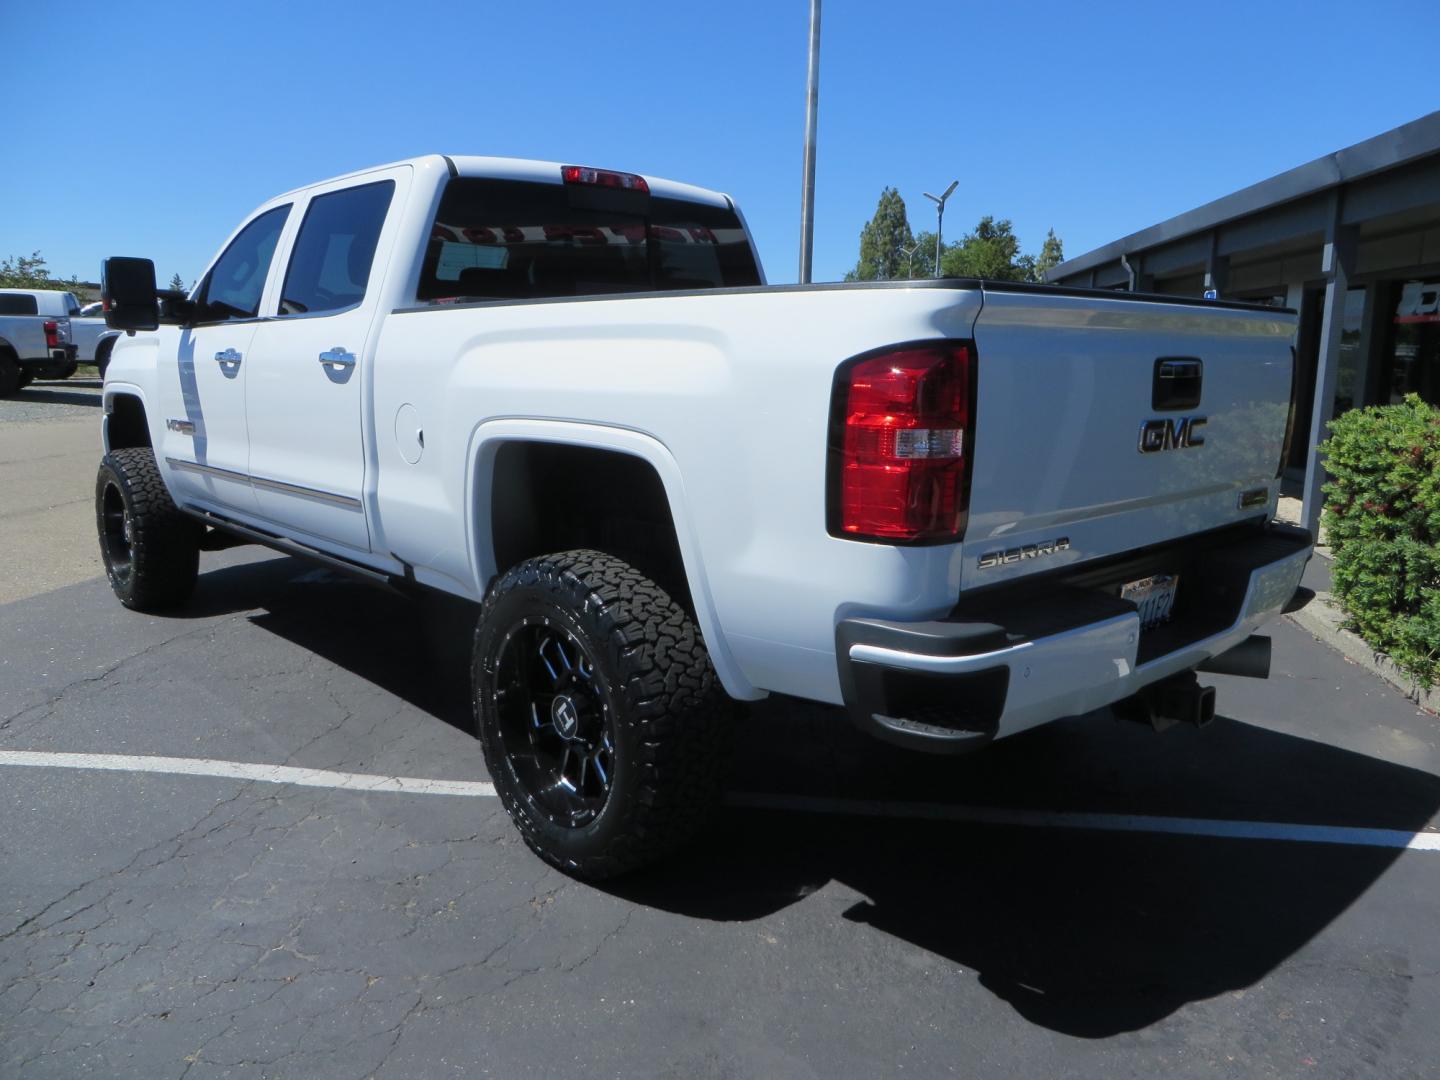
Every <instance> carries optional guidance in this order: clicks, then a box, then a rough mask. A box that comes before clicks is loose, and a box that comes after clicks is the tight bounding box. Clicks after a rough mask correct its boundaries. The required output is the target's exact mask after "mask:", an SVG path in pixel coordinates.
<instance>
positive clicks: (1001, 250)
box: [940, 214, 1029, 281]
mask: <svg viewBox="0 0 1440 1080" xmlns="http://www.w3.org/2000/svg"><path fill="white" fill-rule="evenodd" d="M1020 260H1021V255H1020V240H1019V238H1018V237H1017V236H1016V235H1015V229H1014V227H1013V226H1012V225H1011V224H1010V219H1009V218H1002V219H1000V220H999V221H996V220H995V218H994V217H993V216H992V215H990V214H986V215H985V216H984V217H982V218H981V219H980V222H979V224H978V225H976V226H975V229H974V231H973V232H969V233H966V234H965V236H964V238H962V239H961V241H960V242H959V243H958V244H956V245H955V246H954V247H953V248H950V249H949V250H947V251H946V252H945V254H944V256H943V257H942V259H941V263H940V268H941V270H942V271H943V272H944V276H945V277H978V278H989V279H990V280H992V281H1022V280H1024V279H1025V277H1026V274H1027V271H1028V269H1029V268H1028V266H1027V265H1026V264H1025V263H1022V262H1021V261H1020Z"/></svg>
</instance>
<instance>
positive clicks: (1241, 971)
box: [0, 420, 1440, 1080]
mask: <svg viewBox="0 0 1440 1080" xmlns="http://www.w3.org/2000/svg"><path fill="white" fill-rule="evenodd" d="M63 423H64V421H60V420H47V421H41V422H36V423H34V424H33V425H32V424H31V423H30V422H26V423H25V425H24V426H27V427H30V426H33V427H34V428H35V429H36V430H37V431H38V430H40V429H41V428H47V429H48V428H54V427H59V426H63ZM0 431H3V432H5V434H6V437H10V431H11V425H9V424H0ZM91 435H93V432H92V433H91ZM66 437H67V438H71V439H78V438H80V437H81V436H80V435H79V434H77V433H70V435H68V436H66ZM86 437H90V436H86ZM57 438H58V437H57ZM62 441H63V439H62ZM7 445H8V444H7ZM92 469H93V460H92V461H91V462H90V464H89V465H88V466H87V467H86V473H87V474H88V473H89V472H90V470H92ZM67 482H68V481H67ZM88 483H89V479H88V475H87V476H85V477H81V476H80V474H79V472H78V466H77V471H76V474H75V477H74V478H73V484H74V485H76V486H81V487H84V485H88ZM84 496H85V497H88V489H86V490H85V491H84ZM78 497H80V496H77V498H78ZM56 520H57V521H58V520H59V519H56ZM87 527H88V522H87ZM85 541H86V543H88V544H93V539H92V538H91V537H90V535H89V533H88V532H86V534H85ZM203 569H204V573H203V574H202V577H201V583H200V587H199V589H198V591H197V595H196V597H195V601H194V603H193V604H192V606H191V607H190V608H189V609H188V610H186V611H184V612H182V613H179V614H178V615H176V616H174V617H170V618H155V617H149V616H143V615H137V614H134V613H132V612H127V611H125V610H123V609H122V608H120V606H119V605H118V604H117V603H116V602H115V601H114V600H113V599H112V597H111V596H110V593H109V589H108V586H107V585H106V584H105V583H104V581H103V580H99V579H96V578H95V577H94V576H93V575H90V576H84V577H76V578H75V579H74V582H75V583H73V584H67V585H64V586H62V587H58V588H49V589H44V590H41V591H37V592H34V593H32V594H28V595H26V596H24V597H23V598H19V599H15V600H13V601H11V602H10V603H7V604H4V605H3V606H0V1077H5V1078H6V1080H9V1078H10V1077H12V1076H14V1077H19V1078H27V1077H66V1078H69V1077H75V1076H82V1075H96V1076H106V1077H137V1078H138V1077H145V1078H161V1077H186V1078H188V1080H199V1078H209V1077H235V1078H241V1077H245V1078H248V1077H306V1078H319V1077H369V1076H378V1077H387V1078H392V1077H393V1078H425V1077H482V1076H495V1077H506V1078H512V1077H531V1076H535V1077H539V1076H554V1075H557V1074H562V1073H574V1074H583V1075H590V1076H617V1077H619V1076H624V1077H633V1076H642V1077H643V1076H668V1077H748V1076H764V1077H791V1076H795V1077H827V1078H829V1077H850V1076H856V1077H869V1076H896V1075H916V1076H927V1077H928V1076H952V1075H953V1076H1016V1077H1033V1076H1062V1077H1063V1076H1074V1077H1091V1076H1106V1077H1110V1076H1134V1075H1145V1076H1150V1075H1157V1074H1164V1075H1168V1076H1179V1077H1190V1076H1197V1077H1198V1076H1214V1075H1231V1076H1236V1077H1252V1076H1297V1075H1307V1076H1398V1077H1423V1076H1432V1075H1434V1062H1436V1061H1437V1060H1440V1033H1437V1031H1436V1028H1435V1025H1434V1022H1433V1018H1434V1017H1435V1016H1436V1015H1440V983H1437V980H1440V941H1437V939H1436V935H1435V933H1434V927H1435V925H1436V912H1437V904H1440V900H1437V894H1440V833H1437V832H1436V819H1437V812H1440V744H1437V737H1436V731H1437V729H1436V720H1435V718H1434V717H1431V716H1429V715H1427V714H1424V713H1419V712H1417V710H1416V709H1415V707H1414V706H1413V705H1412V704H1411V703H1410V702H1408V701H1406V700H1405V699H1404V698H1403V697H1402V696H1401V695H1399V694H1398V693H1396V692H1395V691H1393V690H1392V689H1390V688H1389V687H1388V686H1386V685H1384V684H1382V683H1380V682H1378V681H1375V680H1373V679H1371V678H1370V677H1369V676H1368V675H1366V674H1364V673H1363V672H1361V671H1359V670H1358V669H1357V668H1355V667H1354V666H1353V665H1351V664H1348V663H1347V662H1346V661H1345V660H1344V659H1343V658H1342V657H1340V656H1339V655H1338V654H1335V653H1333V652H1331V651H1329V650H1328V649H1326V648H1325V647H1324V646H1322V645H1321V644H1319V643H1317V642H1316V641H1314V640H1313V639H1312V638H1310V637H1309V635H1307V634H1305V633H1303V632H1302V631H1300V630H1299V629H1297V628H1296V627H1294V626H1293V625H1291V624H1288V623H1282V624H1280V625H1278V626H1276V627H1275V629H1274V638H1275V661H1276V662H1275V672H1274V675H1273V676H1272V678H1271V679H1270V680H1268V681H1265V682H1257V681H1248V680H1241V679H1231V678H1225V677H1219V676H1215V677H1211V678H1212V679H1213V682H1214V683H1215V685H1216V686H1217V687H1218V698H1219V701H1218V704H1219V711H1220V714H1221V715H1220V718H1219V719H1217V721H1216V722H1215V723H1214V724H1213V725H1211V726H1210V727H1209V728H1207V729H1205V730H1203V731H1197V730H1192V729H1188V728H1177V729H1172V730H1171V731H1168V732H1166V733H1164V734H1162V735H1158V736H1157V735H1155V734H1154V733H1152V732H1150V731H1148V730H1146V729H1142V728H1140V727H1138V726H1134V725H1124V724H1121V723H1119V722H1117V721H1114V720H1113V719H1112V718H1110V717H1109V715H1108V714H1098V715H1093V716H1090V717H1084V718H1079V719H1076V720H1071V721H1065V722H1062V723H1058V724H1055V725H1051V726H1049V727H1047V728H1044V729H1041V730H1039V731H1036V732H1033V733H1031V734H1028V735H1025V736H1020V737H1017V738H1015V739H1012V740H1007V741H1005V742H1002V743H1000V744H997V745H996V746H994V747H992V748H991V749H989V750H987V751H986V752H985V753H983V754H980V755H977V756H974V757H970V758H962V759H935V758H928V757H919V756H913V755H908V754H905V753H902V752H900V751H893V750H891V749H890V748H889V747H886V746H884V745H881V744H877V743H874V742H871V741H868V740H866V739H864V738H863V737H861V736H860V735H858V734H855V733H853V732H852V731H851V730H850V728H849V727H848V725H847V724H846V722H845V720H844V718H843V717H842V716H841V715H839V714H838V713H836V712H835V711H833V710H829V709H821V708H817V707H812V706H808V705H802V704H799V703H795V702H789V701H784V700H774V701H770V702H767V703H765V704H763V705H761V706H759V707H757V708H755V709H752V710H751V711H749V713H748V714H747V715H746V717H745V719H744V721H743V723H742V726H741V729H740V732H739V737H738V739H737V744H738V745H737V751H736V759H737V760H736V763H735V768H734V778H733V782H732V794H731V800H730V801H731V805H730V806H729V807H728V808H727V809H726V811H725V812H724V813H723V814H722V815H721V817H720V820H719V821H718V823H717V825H716V827H715V828H714V829H713V830H712V831H711V832H710V833H709V834H708V835H707V836H706V837H705V838H704V839H703V840H702V841H701V842H700V843H698V844H697V845H696V846H695V847H694V848H693V849H691V850H690V851H688V852H687V853H686V854H684V855H683V856H682V857H680V858H677V859H675V860H673V861H671V862H669V863H667V864H665V865H664V866H662V867H659V868H656V869H654V870H652V871H649V872H646V873H644V874H641V875H636V876H634V877H630V878H626V879H622V880H620V881H618V882H615V883H611V884H607V885H606V886H604V887H594V886H589V885H582V884H579V883H576V882H573V881H571V880H569V879H567V878H566V877H564V876H563V875H560V874H558V873H556V872H554V871H552V870H550V869H548V868H547V867H545V866H544V864H542V863H541V862H540V861H539V860H537V859H536V858H535V857H533V856H532V855H531V854H530V853H529V852H528V851H527V850H526V849H525V848H524V846H523V845H522V844H521V843H520V842H519V840H518V839H517V837H516V835H515V833H514V831H513V830H512V828H511V827H510V825H509V822H508V821H507V819H506V818H505V815H504V813H503V811H502V810H501V809H500V807H499V806H498V803H497V801H496V800H495V799H494V798H493V797H492V796H490V795H489V794H488V789H487V786H486V784H485V781H486V775H485V769H484V765H483V762H482V759H481V755H480V751H479V747H478V745H477V744H476V742H475V741H474V739H473V738H472V737H471V734H470V730H469V729H470V711H469V701H468V687H467V681H466V658H467V654H468V648H469V637H470V628H471V621H472V619H473V612H472V611H471V610H469V609H468V608H467V607H466V606H465V605H462V604H458V603H450V602H447V601H443V600H439V599H436V600H430V601H426V602H424V603H418V604H417V603H412V602H408V601H405V600H403V599H402V598H400V597H398V596H395V595H392V594H390V593H387V592H384V591H380V590H376V589H373V588H369V587H366V586H362V585H359V584H354V583H352V582H350V581H348V580H344V579H341V578H339V577H336V576H334V575H332V574H330V573H328V572H325V571H318V570H315V569H313V568H312V567H309V566H307V565H305V564H303V563H300V562H297V561H295V560H292V559H288V558H280V557H274V556H271V555H269V554H267V553H263V552H260V551H257V550H255V549H237V550H234V551H230V552H225V553H221V554H218V555H207V556H205V557H204V561H203ZM75 573H77V574H78V573H79V571H78V570H77V571H75ZM36 754H49V755H80V754H83V755H92V756H91V757H88V758H84V759H76V758H66V757H60V756H51V757H48V758H44V759H39V758H36V757H34V756H31V755H36ZM176 758H179V759H186V760H187V761H188V762H191V763H193V767H194V769H195V770H197V773H198V774H188V775H187V774H177V773H176V772H174V771H172V770H173V769H174V768H176V767H177V766H175V765H174V764H173V762H171V763H168V764H167V762H166V760H164V759H176ZM97 765H99V766H103V767H102V768H97V767H96V766H97ZM77 766H84V767H77ZM274 766H284V767H288V768H290V769H294V770H308V771H306V772H304V773H296V772H287V773H277V772H275V771H274V769H273V767H274ZM397 777H398V778H402V779H401V780H399V781H396V780H394V779H393V778H397ZM297 778H298V779H303V780H304V781H305V782H304V783H303V784H297V783H294V782H275V781H277V780H291V781H293V780H295V779H297ZM421 781H446V782H450V783H448V784H425V783H421ZM1082 815H1090V816H1082ZM1236 834H1251V835H1257V834H1258V835H1263V836H1266V837H1268V838H1267V839H1248V838H1239V837H1237V835H1236Z"/></svg>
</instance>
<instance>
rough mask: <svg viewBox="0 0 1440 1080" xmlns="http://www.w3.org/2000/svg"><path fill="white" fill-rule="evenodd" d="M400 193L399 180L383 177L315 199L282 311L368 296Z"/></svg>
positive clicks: (309, 310) (317, 308) (349, 303)
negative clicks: (385, 230) (379, 249)
mask: <svg viewBox="0 0 1440 1080" xmlns="http://www.w3.org/2000/svg"><path fill="white" fill-rule="evenodd" d="M394 193H395V181H393V180H382V181H381V182H379V183H377V184H363V185H361V186H360V187H353V188H345V189H344V190H342V191H332V192H330V193H328V194H326V195H317V196H315V198H313V199H311V200H310V207H309V209H308V210H306V211H305V221H304V223H303V224H301V226H300V235H299V236H298V237H296V239H295V251H294V254H292V255H291V256H290V266H289V269H287V270H286V271H285V286H284V288H282V289H281V290H280V314H281V315H307V314H308V315H316V314H319V313H321V312H327V311H343V310H344V309H345V308H351V307H354V306H355V305H356V304H358V303H360V301H361V300H363V299H365V287H366V286H367V285H368V284H369V281H370V270H371V266H372V264H373V263H374V261H375V245H376V244H377V243H379V241H380V230H381V229H382V228H383V227H384V225H385V215H386V214H387V213H389V211H390V199H391V196H392V195H394Z"/></svg>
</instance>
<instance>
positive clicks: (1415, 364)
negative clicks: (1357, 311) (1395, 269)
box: [1381, 281, 1440, 405]
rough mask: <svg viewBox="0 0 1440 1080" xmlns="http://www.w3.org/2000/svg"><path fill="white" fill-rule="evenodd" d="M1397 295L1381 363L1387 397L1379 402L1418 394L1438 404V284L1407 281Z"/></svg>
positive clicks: (1439, 324) (1439, 362)
mask: <svg viewBox="0 0 1440 1080" xmlns="http://www.w3.org/2000/svg"><path fill="white" fill-rule="evenodd" d="M1399 292H1400V296H1399V301H1398V303H1397V304H1396V305H1395V318H1394V324H1393V331H1392V333H1391V336H1390V347H1389V349H1388V350H1387V356H1386V360H1385V373H1386V377H1387V380H1388V383H1389V385H1388V386H1387V387H1386V391H1387V392H1388V396H1385V397H1382V399H1381V400H1383V401H1389V402H1392V403H1394V402H1397V401H1401V400H1402V399H1403V398H1404V397H1405V395H1406V394H1419V395H1420V397H1421V398H1422V399H1424V400H1425V401H1428V402H1430V403H1431V404H1432V405H1436V404H1440V281H1407V282H1405V283H1404V284H1402V285H1401V286H1400V290H1399Z"/></svg>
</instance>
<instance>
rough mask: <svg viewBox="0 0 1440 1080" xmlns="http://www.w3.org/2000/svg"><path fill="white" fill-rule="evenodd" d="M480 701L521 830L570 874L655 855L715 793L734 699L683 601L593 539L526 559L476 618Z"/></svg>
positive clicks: (493, 768) (484, 739) (592, 873)
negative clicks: (592, 545) (586, 545)
mask: <svg viewBox="0 0 1440 1080" xmlns="http://www.w3.org/2000/svg"><path fill="white" fill-rule="evenodd" d="M472 675H473V679H474V696H475V714H476V722H477V724H478V727H479V734H480V741H481V746H482V748H483V749H484V752H485V762H486V765H487V766H488V767H489V769H490V777H491V780H492V781H493V782H494V784H495V789H496V791H497V793H498V794H499V796H500V799H501V801H502V802H503V803H504V805H505V809H506V810H507V811H508V812H509V814H510V817H511V818H512V819H513V820H514V822H515V824H516V826H517V827H518V828H519V830H520V834H521V836H523V837H524V839H525V842H526V843H527V844H529V845H530V847H531V848H533V849H534V850H535V851H536V852H537V853H538V854H539V855H540V856H541V857H543V858H544V859H546V860H547V861H549V862H550V863H552V864H554V865H555V866H557V867H559V868H560V869H562V870H564V871H566V872H567V873H570V874H573V875H575V876H576V877H581V878H588V879H591V880H597V879H600V878H605V877H611V876H613V875H615V874H619V873H623V872H625V871H628V870H633V869H635V868H636V867H639V866H642V865H644V864H646V863H650V862H654V861H655V860H657V859H659V858H661V857H662V856H664V855H666V854H668V853H669V852H671V851H673V850H674V849H675V848H677V847H679V846H680V845H681V844H683V843H684V842H685V841H686V840H688V839H689V838H690V837H692V836H693V835H695V833H696V832H697V831H698V829H699V828H700V827H701V826H702V825H703V824H704V823H705V820H706V819H707V818H708V816H709V814H710V812H711V810H712V809H713V808H714V807H715V805H716V804H717V803H718V802H719V796H720V791H721V784H722V782H723V780H724V775H725V767H726V764H727V761H728V757H729V753H728V750H729V734H730V722H731V717H732V712H733V705H732V703H731V701H730V699H729V697H728V696H727V695H726V693H725V691H724V689H723V688H722V687H721V686H720V684H719V681H718V680H717V679H716V677H715V669H714V668H713V667H712V666H711V664H710V655H709V653H708V652H707V651H706V649H705V644H704V642H703V641H701V639H700V632H699V630H698V629H697V628H696V627H695V624H694V622H693V621H692V620H691V618H690V616H689V615H688V614H687V613H686V612H685V610H684V609H683V608H682V607H681V606H680V605H679V604H677V603H676V602H675V601H674V600H672V599H671V598H670V596H669V595H668V594H667V593H666V592H665V591H664V590H663V589H661V588H660V587H659V586H658V585H656V584H655V583H654V582H653V581H651V580H649V579H648V578H647V577H645V575H644V574H642V573H641V572H640V571H639V570H636V569H635V568H634V567H632V566H630V565H629V564H627V563H624V562H622V561H621V560H619V559H616V558H614V557H612V556H609V555H605V554H602V553H601V552H598V551H566V552H561V553H560V554H556V555H544V556H541V557H539V558H535V559H530V560H527V561H526V562H523V563H521V564H520V565H518V566H516V567H514V568H513V569H511V570H510V571H508V572H507V573H506V574H505V575H504V576H503V577H501V578H500V580H499V581H498V582H496V584H495V585H494V587H493V588H492V589H491V590H490V593H489V595H488V596H487V597H486V599H485V604H484V606H483V608H482V609H481V613H480V622H479V626H478V628H477V629H476V632H475V656H474V662H473V667H472Z"/></svg>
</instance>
